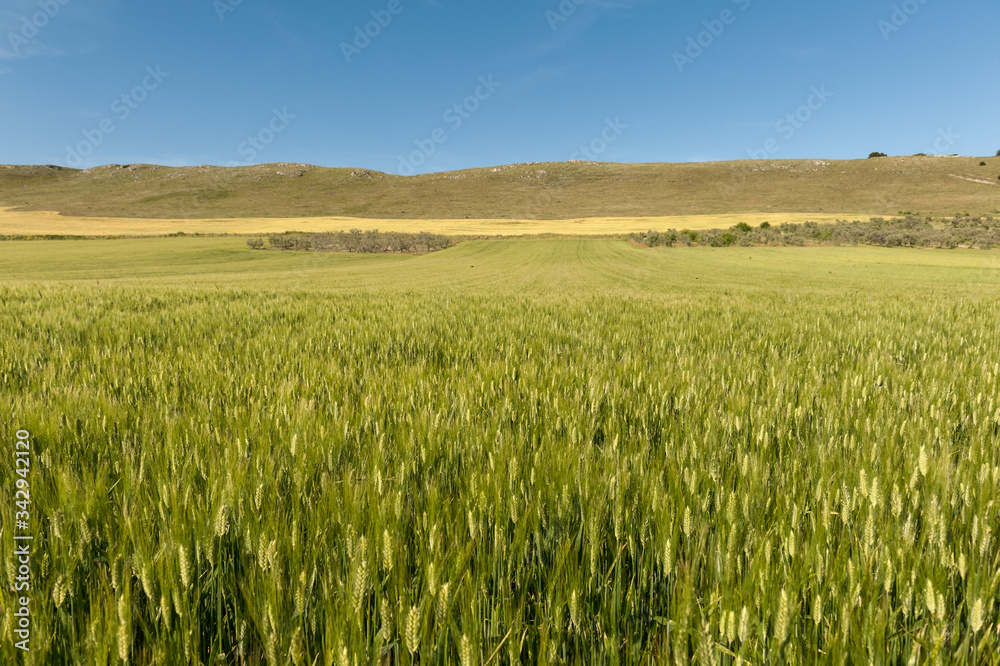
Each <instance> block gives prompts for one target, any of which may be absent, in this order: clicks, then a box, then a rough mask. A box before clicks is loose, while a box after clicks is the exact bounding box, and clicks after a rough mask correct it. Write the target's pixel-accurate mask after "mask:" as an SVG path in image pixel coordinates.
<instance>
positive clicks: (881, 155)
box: [868, 153, 889, 160]
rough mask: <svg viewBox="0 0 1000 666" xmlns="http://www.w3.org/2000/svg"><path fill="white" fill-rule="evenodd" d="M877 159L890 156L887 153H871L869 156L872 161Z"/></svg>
mask: <svg viewBox="0 0 1000 666" xmlns="http://www.w3.org/2000/svg"><path fill="white" fill-rule="evenodd" d="M876 157H889V156H888V155H886V154H885V153H871V154H870V155H868V159H870V160H871V159H875V158H876Z"/></svg>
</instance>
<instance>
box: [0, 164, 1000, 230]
mask: <svg viewBox="0 0 1000 666" xmlns="http://www.w3.org/2000/svg"><path fill="white" fill-rule="evenodd" d="M998 175H1000V158H998V157H885V158H879V159H868V160H849V161H838V160H823V159H810V160H742V161H733V162H693V163H643V164H623V163H613V162H529V163H524V164H508V165H499V166H493V167H485V168H478V169H466V170H461V171H449V172H439V173H430V174H424V175H417V176H398V175H393V174H388V173H383V172H380V171H376V170H372V169H361V168H333V167H320V166H314V165H310V164H300V163H289V162H280V163H272V164H261V165H256V166H247V167H217V166H209V165H202V166H193V167H167V166H159V165H152V164H129V165H119V164H111V165H104V166H99V167H94V168H90V169H85V170H77V169H70V168H66V167H59V166H54V165H27V166H17V165H6V166H0V206H6V207H9V208H12V209H14V210H17V211H22V212H24V211H54V212H58V213H61V214H63V215H72V216H83V217H99V216H107V217H134V218H154V219H155V218H172V219H173V218H176V219H210V218H235V217H250V216H253V217H321V216H341V217H357V218H392V219H421V218H436V219H464V218H478V219H571V218H589V217H654V216H665V215H708V214H725V213H779V212H787V213H831V214H836V213H839V212H843V213H845V214H850V213H856V212H858V211H866V212H869V213H871V214H873V215H895V214H898V213H900V212H904V211H905V212H914V213H920V214H928V215H955V214H959V213H971V214H974V215H982V214H995V213H997V212H1000V190H998V189H996V187H991V186H992V185H995V184H997V183H1000V180H998Z"/></svg>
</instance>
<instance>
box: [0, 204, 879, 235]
mask: <svg viewBox="0 0 1000 666" xmlns="http://www.w3.org/2000/svg"><path fill="white" fill-rule="evenodd" d="M870 217H872V216H871V215H870V214H857V215H844V214H839V215H838V214H830V213H816V214H811V213H729V214H724V215H676V216H666V217H633V218H625V217H593V218H578V219H570V220H497V219H494V220H467V219H457V220H449V219H427V220H403V219H396V220H392V219H369V218H356V217H293V218H231V219H225V218H223V219H214V220H182V219H174V220H169V219H142V218H115V217H71V216H64V215H60V214H59V213H54V212H19V211H15V210H13V209H10V208H0V235H68V236H165V235H168V234H174V233H178V232H184V233H186V234H267V233H280V232H284V231H314V232H316V231H347V230H349V229H362V230H368V229H379V230H381V231H407V232H418V231H429V232H432V233H439V234H446V235H450V236H479V235H482V236H523V235H538V234H560V235H569V236H603V235H612V234H622V233H630V232H633V231H647V230H649V229H655V230H658V231H660V230H665V229H691V230H701V229H727V228H729V227H731V226H733V225H734V224H737V223H738V222H746V223H747V224H750V225H751V226H757V225H759V224H760V223H762V222H765V221H766V222H770V223H771V224H780V223H782V222H791V223H802V222H806V221H813V222H833V221H835V220H838V219H849V220H867V219H868V218H870Z"/></svg>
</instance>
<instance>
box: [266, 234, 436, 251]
mask: <svg viewBox="0 0 1000 666" xmlns="http://www.w3.org/2000/svg"><path fill="white" fill-rule="evenodd" d="M247 245H249V246H250V247H251V248H253V249H255V250H262V249H264V245H265V243H264V239H263V238H251V239H250V240H248V241H247ZM267 246H268V247H269V248H270V249H272V250H297V251H301V252H364V253H369V254H380V253H390V254H425V253H427V252H436V251H438V250H443V249H445V248H448V247H451V246H452V240H451V239H450V238H448V237H447V236H440V235H438V234H431V233H427V232H426V231H422V232H420V233H417V234H408V233H403V232H399V231H387V232H380V231H378V230H377V229H375V230H371V231H361V230H360V229H351V230H350V231H333V232H324V233H315V234H309V233H284V234H273V235H271V236H268V237H267Z"/></svg>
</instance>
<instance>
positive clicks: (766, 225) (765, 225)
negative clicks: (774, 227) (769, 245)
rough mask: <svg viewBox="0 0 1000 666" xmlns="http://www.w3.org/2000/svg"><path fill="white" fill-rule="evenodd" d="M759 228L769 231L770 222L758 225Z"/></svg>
mask: <svg viewBox="0 0 1000 666" xmlns="http://www.w3.org/2000/svg"><path fill="white" fill-rule="evenodd" d="M760 228H761V229H765V230H766V229H770V228H771V223H770V222H761V223H760Z"/></svg>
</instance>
